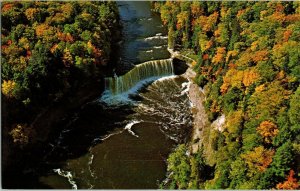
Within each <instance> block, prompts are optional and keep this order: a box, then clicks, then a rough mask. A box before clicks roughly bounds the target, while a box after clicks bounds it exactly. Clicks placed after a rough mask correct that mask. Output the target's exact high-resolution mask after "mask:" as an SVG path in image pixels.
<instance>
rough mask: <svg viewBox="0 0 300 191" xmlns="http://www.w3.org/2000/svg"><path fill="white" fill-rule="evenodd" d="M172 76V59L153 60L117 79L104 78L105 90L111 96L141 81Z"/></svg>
mask: <svg viewBox="0 0 300 191" xmlns="http://www.w3.org/2000/svg"><path fill="white" fill-rule="evenodd" d="M173 74H174V69H173V62H172V59H165V60H153V61H148V62H144V63H142V64H139V65H137V66H135V67H134V68H133V69H132V70H130V71H129V72H127V73H126V74H124V75H123V76H119V77H111V78H105V90H106V91H109V92H110V93H111V94H112V95H117V94H121V93H124V92H127V91H128V90H130V89H131V88H132V87H134V86H135V85H137V84H138V82H140V81H143V80H148V79H149V80H152V79H153V80H154V79H157V78H159V77H164V76H169V75H173Z"/></svg>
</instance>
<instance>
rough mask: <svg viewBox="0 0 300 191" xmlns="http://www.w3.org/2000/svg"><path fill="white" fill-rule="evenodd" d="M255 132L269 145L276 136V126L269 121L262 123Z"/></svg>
mask: <svg viewBox="0 0 300 191" xmlns="http://www.w3.org/2000/svg"><path fill="white" fill-rule="evenodd" d="M256 130H257V132H258V133H259V134H260V135H261V136H262V137H264V140H265V142H266V143H271V141H272V139H273V138H274V137H275V136H276V135H277V134H278V132H279V130H278V128H277V125H276V124H274V123H273V122H271V121H263V122H261V123H260V125H259V127H257V129H256Z"/></svg>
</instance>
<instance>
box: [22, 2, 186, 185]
mask: <svg viewBox="0 0 300 191" xmlns="http://www.w3.org/2000/svg"><path fill="white" fill-rule="evenodd" d="M118 6H119V11H120V15H121V20H122V24H123V26H124V28H123V35H124V38H123V42H122V44H121V47H122V49H121V57H120V60H121V65H120V66H118V68H117V69H116V73H117V75H118V70H120V71H121V70H123V69H124V68H126V69H131V68H133V67H134V65H137V64H139V63H142V62H146V61H149V60H159V59H167V58H169V57H170V55H169V53H168V51H167V33H166V29H165V28H164V27H163V26H162V23H161V20H160V17H159V16H158V15H157V14H154V13H152V12H151V11H150V2H139V1H134V2H125V1H120V2H118ZM187 87H188V82H187V80H186V79H185V78H183V77H181V76H175V75H171V76H168V77H163V78H160V79H158V80H156V81H154V82H151V83H149V82H148V84H147V86H145V85H144V87H143V88H142V89H140V90H139V91H138V92H135V93H133V94H131V95H129V94H124V95H123V94H122V96H119V97H117V98H116V99H122V98H124V97H125V98H126V99H124V100H125V101H124V102H122V103H118V104H112V102H110V101H104V100H103V99H102V98H99V99H98V100H95V101H93V102H91V103H87V104H86V105H84V106H83V107H82V109H81V110H80V111H78V112H77V113H75V114H74V115H73V116H71V117H69V118H68V119H67V120H66V121H64V122H63V123H62V126H61V127H60V129H62V131H61V132H59V133H57V134H56V135H54V136H53V137H54V138H53V139H51V140H50V141H49V144H48V145H47V148H46V149H45V151H43V152H44V154H43V158H42V159H41V161H42V164H39V165H38V166H39V167H38V169H28V172H24V173H25V174H26V173H28V174H29V175H30V173H32V171H35V172H34V174H35V176H37V179H38V182H39V184H41V185H43V186H44V187H47V188H55V189H71V188H73V189H156V188H158V184H159V183H160V182H161V181H163V180H164V179H165V177H166V168H167V164H166V159H167V156H168V154H169V153H170V152H171V151H172V149H174V147H175V146H176V145H177V144H178V143H182V142H184V141H185V140H186V139H187V138H188V135H189V130H190V129H191V125H192V122H191V121H192V120H191V114H190V102H189V99H188V97H187V95H186V90H187ZM106 96H107V95H106ZM129 100H130V101H129ZM29 187H31V186H29ZM39 187H40V186H38V185H32V188H39Z"/></svg>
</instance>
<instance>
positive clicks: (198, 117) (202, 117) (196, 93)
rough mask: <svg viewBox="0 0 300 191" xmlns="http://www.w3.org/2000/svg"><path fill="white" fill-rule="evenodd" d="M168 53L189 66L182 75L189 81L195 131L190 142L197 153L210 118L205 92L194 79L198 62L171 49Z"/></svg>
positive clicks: (192, 149) (191, 147)
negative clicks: (205, 103)
mask: <svg viewBox="0 0 300 191" xmlns="http://www.w3.org/2000/svg"><path fill="white" fill-rule="evenodd" d="M168 51H169V52H170V54H171V57H172V58H177V59H180V60H184V61H186V64H187V65H188V66H189V68H188V69H187V70H186V72H185V73H184V74H182V76H183V77H185V78H187V79H188V80H189V82H190V83H189V88H188V97H189V99H190V102H191V111H192V115H193V131H192V135H191V140H190V143H189V144H190V149H191V152H192V153H196V152H197V151H198V150H199V148H200V146H201V142H202V141H203V140H202V138H201V137H202V135H203V130H204V128H205V127H206V126H208V125H209V121H208V117H207V114H206V112H205V108H204V104H203V102H204V100H205V94H204V90H203V89H201V87H199V86H198V85H197V84H196V83H195V82H194V78H195V77H196V72H195V71H193V69H192V62H196V61H195V60H193V59H191V58H189V57H186V56H184V55H181V54H180V52H179V51H174V50H173V49H169V48H168Z"/></svg>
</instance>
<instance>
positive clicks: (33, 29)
mask: <svg viewBox="0 0 300 191" xmlns="http://www.w3.org/2000/svg"><path fill="white" fill-rule="evenodd" d="M1 16H2V18H1V20H2V28H1V84H2V85H1V87H2V109H3V110H2V111H3V112H2V114H3V115H2V120H3V123H2V124H3V125H4V127H3V128H4V131H2V135H3V136H4V137H7V136H9V135H8V134H10V135H11V136H12V138H13V142H14V143H16V144H17V145H18V146H20V147H23V146H25V145H26V144H28V143H29V142H30V141H31V140H30V139H31V138H33V136H34V133H33V132H34V130H33V129H32V127H31V126H30V124H31V123H32V122H33V121H34V119H35V117H36V116H37V114H38V113H40V112H41V111H42V110H43V109H44V108H46V107H47V106H49V105H51V104H53V103H59V102H60V101H61V100H63V99H64V98H68V97H70V96H71V95H72V94H74V93H75V92H78V91H79V90H80V89H81V88H83V87H85V86H90V84H95V83H100V82H99V80H101V77H102V76H103V70H104V69H103V68H104V67H105V66H107V65H108V64H109V60H110V56H111V51H112V44H113V43H115V42H116V41H117V40H118V38H119V36H120V32H118V31H119V29H120V24H119V15H118V9H117V6H116V4H115V2H97V1H94V2H77V1H74V2H66V3H65V2H47V1H45V2H39V1H36V2H34V1H32V2H31V1H28V2H25V1H24V2H3V3H1ZM87 84H88V85H87Z"/></svg>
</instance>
